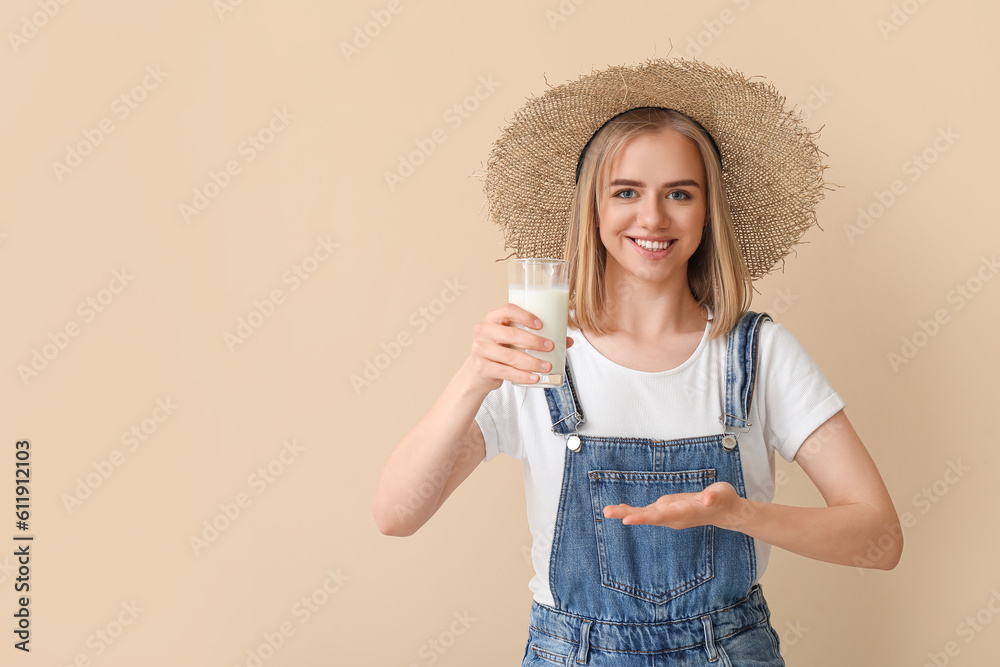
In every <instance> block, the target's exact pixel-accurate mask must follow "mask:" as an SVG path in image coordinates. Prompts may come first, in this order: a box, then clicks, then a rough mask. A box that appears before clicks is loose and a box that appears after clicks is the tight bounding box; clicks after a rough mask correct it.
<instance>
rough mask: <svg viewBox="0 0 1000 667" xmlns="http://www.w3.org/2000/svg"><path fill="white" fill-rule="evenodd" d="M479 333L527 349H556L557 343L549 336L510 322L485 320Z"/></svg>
mask: <svg viewBox="0 0 1000 667" xmlns="http://www.w3.org/2000/svg"><path fill="white" fill-rule="evenodd" d="M478 335H480V336H481V337H483V338H485V339H487V340H491V341H494V342H496V343H499V344H501V345H508V346H511V347H520V348H523V349H527V350H538V351H540V352H551V351H552V350H553V349H555V343H553V342H552V341H551V340H549V339H548V338H545V337H544V336H539V335H538V334H536V333H533V332H531V331H528V330H527V329H521V328H518V327H514V326H511V325H508V324H500V323H495V322H483V323H481V325H480V327H478Z"/></svg>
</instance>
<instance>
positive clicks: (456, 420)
mask: <svg viewBox="0 0 1000 667" xmlns="http://www.w3.org/2000/svg"><path fill="white" fill-rule="evenodd" d="M466 371H467V368H466V366H465V365H463V367H462V369H461V370H459V372H458V373H456V375H455V376H454V377H453V378H452V380H451V381H450V382H449V384H448V386H447V387H446V388H445V390H444V391H443V392H442V394H441V396H440V397H439V398H438V400H437V401H436V402H435V403H434V405H433V406H432V407H431V409H430V410H429V411H428V412H427V414H425V415H424V416H423V418H422V419H421V420H420V421H419V422H417V424H416V425H415V426H414V427H413V428H412V429H410V431H409V432H408V433H407V434H406V435H405V436H403V438H402V440H400V442H399V444H398V445H396V447H395V448H394V449H393V451H392V453H391V454H390V455H389V458H388V460H387V461H386V463H385V466H384V467H383V469H382V473H381V475H380V477H379V481H378V485H377V487H376V490H375V499H374V503H373V505H372V512H373V514H374V516H375V520H376V523H377V524H378V526H379V529H380V530H381V531H382V532H383V533H385V534H390V535H410V534H412V533H413V532H415V531H416V530H417V529H418V528H419V527H420V526H422V525H423V524H424V523H425V522H426V521H427V520H428V519H429V518H430V517H431V516H432V515H433V514H434V512H435V511H436V510H437V508H438V507H439V506H440V504H441V502H442V501H443V498H442V496H443V495H445V493H446V492H449V493H450V491H451V490H452V489H453V488H454V485H451V488H448V487H449V480H450V479H451V477H452V472H453V471H454V470H455V468H456V466H457V465H461V466H462V467H465V468H471V467H474V466H475V464H476V463H478V460H476V461H471V460H470V457H475V456H476V455H477V452H475V451H474V444H475V443H472V442H469V440H468V438H467V435H468V433H469V430H470V427H471V426H472V425H473V422H474V420H475V416H476V412H477V411H478V410H479V407H480V405H482V402H483V398H484V397H485V396H484V394H483V393H482V392H483V390H482V388H481V387H479V388H477V387H476V386H474V383H472V382H470V375H469V374H468V373H467V372H466ZM479 458H480V459H481V458H482V457H479ZM458 481H461V480H458ZM456 484H457V483H456Z"/></svg>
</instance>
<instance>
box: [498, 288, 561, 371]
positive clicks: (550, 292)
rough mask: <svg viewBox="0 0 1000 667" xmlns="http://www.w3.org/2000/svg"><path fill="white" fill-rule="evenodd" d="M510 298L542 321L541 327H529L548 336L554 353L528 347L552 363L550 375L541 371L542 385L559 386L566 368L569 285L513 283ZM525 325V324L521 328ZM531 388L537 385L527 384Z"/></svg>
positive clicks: (532, 330)
mask: <svg viewBox="0 0 1000 667" xmlns="http://www.w3.org/2000/svg"><path fill="white" fill-rule="evenodd" d="M507 294H508V298H509V299H510V302H511V303H512V304H514V305H515V306H520V307H521V308H524V309H525V310H526V311H528V312H529V313H531V314H532V315H534V316H535V317H537V318H538V319H540V320H541V321H542V328H541V329H529V331H531V332H532V333H535V334H538V335H539V336H542V337H544V338H548V339H549V340H551V341H552V342H553V343H555V349H553V350H552V351H551V352H540V351H538V350H525V351H526V352H527V353H528V354H530V355H531V356H533V357H537V358H539V359H545V360H546V361H548V362H549V363H551V364H552V370H551V371H549V376H551V377H548V376H546V374H544V373H538V375H539V376H540V381H539V382H538V384H539V385H543V386H544V385H560V384H562V376H563V375H564V373H565V368H566V317H567V308H568V307H569V286H568V285H562V286H554V287H536V286H534V285H532V286H529V287H527V288H526V287H525V286H524V285H511V286H510V287H509V288H508V292H507ZM522 328H523V327H522ZM524 386H528V387H534V386H537V385H535V384H530V385H524Z"/></svg>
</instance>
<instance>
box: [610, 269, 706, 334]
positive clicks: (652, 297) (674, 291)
mask: <svg viewBox="0 0 1000 667" xmlns="http://www.w3.org/2000/svg"><path fill="white" fill-rule="evenodd" d="M608 269H609V270H608V271H607V272H606V273H605V285H606V288H607V289H606V293H605V303H604V309H603V310H602V311H601V320H602V322H603V323H604V325H605V326H606V328H607V329H608V331H609V332H610V333H612V334H618V335H625V336H628V337H630V338H637V339H654V338H657V337H659V336H664V335H666V336H669V335H673V334H679V333H690V332H692V331H701V330H703V329H704V328H705V322H706V319H707V314H706V312H705V309H704V308H703V307H702V306H699V305H698V302H697V300H696V299H695V298H694V295H693V294H691V287H690V285H689V284H688V280H687V272H686V271H678V272H676V273H675V274H674V275H671V276H670V277H669V278H667V279H665V280H664V281H662V282H655V283H654V282H650V281H644V280H640V279H637V278H636V277H635V276H633V275H629V274H625V273H623V272H619V271H614V270H613V269H612V267H610V266H609V267H608Z"/></svg>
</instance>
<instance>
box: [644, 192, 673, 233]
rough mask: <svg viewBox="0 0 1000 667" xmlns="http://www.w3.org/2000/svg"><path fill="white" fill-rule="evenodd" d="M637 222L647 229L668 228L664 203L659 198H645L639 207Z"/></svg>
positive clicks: (668, 221)
mask: <svg viewBox="0 0 1000 667" xmlns="http://www.w3.org/2000/svg"><path fill="white" fill-rule="evenodd" d="M638 222H639V224H641V225H642V226H644V227H646V228H647V229H660V228H662V227H666V226H669V224H670V220H669V216H668V215H667V207H666V202H665V201H663V199H662V198H660V197H646V198H645V199H644V200H643V201H642V202H641V205H640V207H639V220H638Z"/></svg>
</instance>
